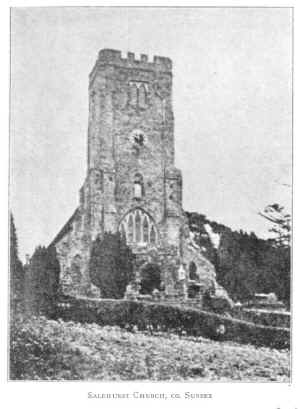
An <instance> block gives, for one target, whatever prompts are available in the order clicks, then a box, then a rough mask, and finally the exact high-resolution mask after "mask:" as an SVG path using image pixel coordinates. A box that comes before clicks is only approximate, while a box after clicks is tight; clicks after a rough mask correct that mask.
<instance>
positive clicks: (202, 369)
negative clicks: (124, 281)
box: [11, 318, 289, 381]
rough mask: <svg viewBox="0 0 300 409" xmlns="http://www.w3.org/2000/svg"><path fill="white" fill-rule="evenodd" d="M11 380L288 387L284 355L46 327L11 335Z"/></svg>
mask: <svg viewBox="0 0 300 409" xmlns="http://www.w3.org/2000/svg"><path fill="white" fill-rule="evenodd" d="M11 358H12V364H11V378H12V379H55V380H58V379H66V380H71V379H84V380H150V379H151V380H193V381H216V380H223V381H226V380H237V381H288V380H289V352H288V351H277V350H271V349H268V348H255V347H254V346H251V345H240V344H234V343H228V342H226V343H225V342H224V343H221V342H216V341H211V340H207V339H204V338H198V339H197V340H196V339H194V340H193V339H191V338H185V339H183V338H180V337H178V336H176V335H163V334H161V335H159V336H158V335H155V336H154V335H150V334H145V333H131V332H127V331H125V330H121V329H120V328H117V327H99V326H98V325H96V324H76V323H73V322H68V323H66V322H62V321H59V322H57V321H49V320H46V319H43V318H39V319H31V320H26V321H25V322H20V323H18V324H17V325H16V326H15V327H14V329H13V331H12V354H11Z"/></svg>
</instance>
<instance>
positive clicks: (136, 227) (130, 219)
mask: <svg viewBox="0 0 300 409" xmlns="http://www.w3.org/2000/svg"><path fill="white" fill-rule="evenodd" d="M119 230H120V232H121V233H122V234H123V235H125V237H126V241H127V243H128V244H141V245H146V244H151V245H156V243H157V230H156V227H155V224H154V222H153V220H152V218H151V217H150V216H149V215H148V214H147V213H146V212H144V211H143V210H142V209H140V208H137V209H134V210H133V211H131V212H129V213H128V214H127V215H126V216H125V217H124V218H123V220H122V221H121V223H120V227H119Z"/></svg>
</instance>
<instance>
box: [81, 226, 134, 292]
mask: <svg viewBox="0 0 300 409" xmlns="http://www.w3.org/2000/svg"><path fill="white" fill-rule="evenodd" d="M89 271H90V277H91V280H92V283H93V284H94V285H95V286H97V287H98V288H99V289H100V291H101V296H102V297H103V298H122V297H123V296H124V293H125V290H126V286H127V284H128V283H129V282H130V281H131V280H132V278H133V253H132V251H131V249H130V248H129V247H128V246H127V245H126V241H125V239H124V238H123V237H121V235H120V233H116V234H113V233H104V237H103V239H100V237H98V238H97V239H96V240H95V241H94V242H93V244H92V249H91V257H90V263H89Z"/></svg>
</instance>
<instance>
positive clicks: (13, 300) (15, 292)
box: [9, 214, 24, 313]
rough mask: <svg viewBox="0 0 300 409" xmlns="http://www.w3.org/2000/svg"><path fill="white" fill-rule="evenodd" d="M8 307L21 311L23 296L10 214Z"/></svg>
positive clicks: (22, 273) (13, 224)
mask: <svg viewBox="0 0 300 409" xmlns="http://www.w3.org/2000/svg"><path fill="white" fill-rule="evenodd" d="M9 253H10V254H9V255H10V257H9V259H10V307H11V312H12V313H15V312H17V311H19V310H22V303H23V296H24V269H23V265H22V262H21V261H20V259H19V255H18V238H17V231H16V227H15V222H14V217H13V215H12V214H10V252H9Z"/></svg>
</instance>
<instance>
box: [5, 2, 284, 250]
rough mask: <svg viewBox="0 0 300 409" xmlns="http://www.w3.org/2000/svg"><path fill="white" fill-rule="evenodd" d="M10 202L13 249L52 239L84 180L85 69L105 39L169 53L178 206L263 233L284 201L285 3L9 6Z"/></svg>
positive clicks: (75, 201)
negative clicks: (268, 213)
mask: <svg viewBox="0 0 300 409" xmlns="http://www.w3.org/2000/svg"><path fill="white" fill-rule="evenodd" d="M11 30H12V41H11V46H12V51H11V53H12V54H11V207H12V209H13V213H14V216H15V221H16V227H17V232H18V237H19V247H20V254H21V256H22V258H24V254H25V253H30V254H31V253H32V252H33V250H34V248H35V246H37V245H38V244H43V245H48V244H49V243H50V241H51V240H52V239H53V238H54V236H55V235H56V234H57V233H58V231H59V230H60V228H61V227H62V226H63V224H64V223H65V222H66V221H67V219H68V218H69V217H70V216H71V214H72V213H73V211H74V210H75V208H76V207H77V205H78V190H79V188H80V186H81V185H82V183H83V181H84V178H85V171H86V143H87V119H88V74H89V72H90V71H91V69H92V67H93V64H94V62H95V60H96V57H97V53H98V51H99V50H100V49H101V48H115V49H119V50H122V51H124V53H125V52H127V51H133V52H135V53H136V55H137V56H138V55H139V54H140V53H145V54H148V55H149V57H150V59H151V58H152V56H153V55H163V56H168V57H170V58H172V60H173V66H174V68H173V74H174V80H173V103H174V114H175V141H176V142H175V144H176V145H175V148H176V165H177V167H179V168H180V169H181V170H182V171H183V205H184V208H185V210H195V211H198V212H199V213H203V214H206V215H207V216H208V217H209V218H210V219H212V220H216V221H218V222H221V223H223V224H226V225H228V226H230V227H231V228H233V229H243V230H246V231H254V232H255V233H256V234H257V235H258V236H262V237H266V236H267V234H268V233H267V230H268V228H269V225H268V223H266V222H265V221H264V220H263V219H262V218H261V217H259V216H258V215H257V211H259V210H261V209H263V208H264V207H265V206H266V205H267V204H271V203H274V202H278V203H280V204H283V205H284V206H286V208H287V209H288V210H290V205H291V188H289V187H287V186H284V185H285V184H288V185H291V156H292V151H291V148H292V78H291V68H292V67H291V59H292V56H291V51H292V50H291V30H292V26H291V10H290V9H263V8H261V9H254V8H252V9H249V8H244V9H229V8H227V9H225V8H224V9H218V8H211V9H203V8H202V9H201V8H200V9H182V8H180V9H162V8H160V9H117V8H114V9H109V8H91V7H90V8H48V9H47V8H40V9H38V8H34V9H30V8H27V9H25V8H23V9H13V11H12V24H11Z"/></svg>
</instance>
